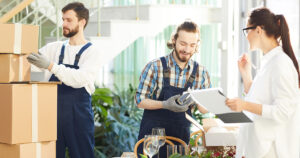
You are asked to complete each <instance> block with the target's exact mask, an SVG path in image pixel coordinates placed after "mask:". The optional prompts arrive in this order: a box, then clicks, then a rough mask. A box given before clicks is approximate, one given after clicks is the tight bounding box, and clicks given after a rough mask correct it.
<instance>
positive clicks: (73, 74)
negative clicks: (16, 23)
mask: <svg viewBox="0 0 300 158" xmlns="http://www.w3.org/2000/svg"><path fill="white" fill-rule="evenodd" d="M62 13H63V17H62V19H63V35H64V36H65V37H67V38H68V40H67V41H57V42H53V43H49V44H47V45H46V46H45V47H43V48H41V49H40V50H39V53H31V54H30V55H29V56H28V58H27V59H28V61H29V62H30V63H31V64H33V65H35V66H37V67H38V68H42V69H47V70H48V71H45V80H48V81H61V82H62V85H58V95H57V97H58V102H57V142H56V157H57V158H64V157H65V151H66V148H68V151H69V154H70V156H71V157H72V158H93V157H94V118H93V111H92V107H91V95H92V94H93V92H94V91H95V86H94V83H95V80H96V77H97V75H98V71H99V69H100V65H99V64H100V63H99V51H98V50H97V49H96V47H95V46H94V45H92V44H91V43H90V42H89V41H87V40H86V39H85V37H84V34H83V30H84V28H85V26H86V25H87V23H88V19H89V11H88V9H87V8H85V7H84V5H83V4H82V3H77V2H75V3H70V4H68V5H66V6H65V7H64V8H63V9H62Z"/></svg>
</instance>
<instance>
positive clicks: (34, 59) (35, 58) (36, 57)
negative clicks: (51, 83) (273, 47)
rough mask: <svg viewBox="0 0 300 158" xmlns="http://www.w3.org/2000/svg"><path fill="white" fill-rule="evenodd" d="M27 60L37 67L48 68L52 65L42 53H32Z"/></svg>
mask: <svg viewBox="0 0 300 158" xmlns="http://www.w3.org/2000/svg"><path fill="white" fill-rule="evenodd" d="M27 60H28V62H29V63H31V64H33V65H35V66H36V67H39V68H43V69H48V67H49V65H50V61H49V60H48V59H47V58H46V57H45V56H44V55H42V54H41V53H38V54H37V53H31V54H30V55H29V56H28V57H27Z"/></svg>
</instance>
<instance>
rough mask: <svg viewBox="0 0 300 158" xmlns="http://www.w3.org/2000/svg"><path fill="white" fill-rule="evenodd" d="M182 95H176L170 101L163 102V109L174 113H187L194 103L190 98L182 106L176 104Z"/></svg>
mask: <svg viewBox="0 0 300 158" xmlns="http://www.w3.org/2000/svg"><path fill="white" fill-rule="evenodd" d="M179 97H180V95H175V96H173V97H171V98H169V99H168V100H165V101H163V103H162V104H163V109H168V110H170V111H173V112H186V111H187V110H188V109H189V106H190V105H192V104H194V101H193V100H192V99H191V98H189V99H187V100H186V101H184V102H183V103H182V104H181V105H179V104H177V103H176V99H178V98H179Z"/></svg>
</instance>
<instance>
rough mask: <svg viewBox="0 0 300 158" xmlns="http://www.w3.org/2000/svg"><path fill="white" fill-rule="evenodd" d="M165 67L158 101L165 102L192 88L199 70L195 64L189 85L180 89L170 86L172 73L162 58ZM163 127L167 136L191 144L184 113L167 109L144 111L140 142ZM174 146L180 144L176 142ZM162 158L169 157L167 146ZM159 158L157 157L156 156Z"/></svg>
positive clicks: (161, 153) (141, 148) (160, 150)
mask: <svg viewBox="0 0 300 158" xmlns="http://www.w3.org/2000/svg"><path fill="white" fill-rule="evenodd" d="M160 60H161V62H162V66H163V86H162V91H161V93H160V95H159V98H158V100H159V101H164V100H167V99H169V98H170V97H172V96H174V95H177V94H182V93H183V92H184V91H186V90H187V89H188V88H189V87H190V88H192V85H193V82H194V80H195V75H196V72H197V69H198V64H197V63H196V62H194V68H193V72H192V74H191V76H190V78H189V79H188V81H187V84H186V86H185V87H184V88H178V87H174V86H170V79H169V76H170V71H169V69H168V67H167V62H166V59H165V58H164V57H161V58H160ZM187 113H188V114H190V115H191V108H189V110H188V111H187ZM154 127H161V128H165V132H166V135H167V136H173V137H177V138H180V139H182V140H183V141H184V142H185V143H186V144H189V140H190V122H189V121H188V120H187V119H186V118H185V113H184V112H178V113H176V112H173V111H170V110H166V109H158V110H146V109H145V110H144V114H143V118H142V121H141V125H140V132H139V137H138V140H140V139H142V138H144V136H145V135H148V134H151V133H152V128H154ZM174 144H178V143H176V142H174ZM159 152H160V155H159V157H160V158H166V157H167V154H166V152H167V150H166V145H164V146H163V147H161V148H160V149H159ZM138 153H140V154H142V153H143V146H142V144H141V145H140V146H139V148H138ZM155 157H157V156H155Z"/></svg>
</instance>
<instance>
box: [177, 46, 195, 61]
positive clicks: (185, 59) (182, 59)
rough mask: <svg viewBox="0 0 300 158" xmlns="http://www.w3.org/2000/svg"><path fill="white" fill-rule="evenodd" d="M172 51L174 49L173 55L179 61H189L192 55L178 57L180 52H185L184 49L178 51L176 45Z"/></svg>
mask: <svg viewBox="0 0 300 158" xmlns="http://www.w3.org/2000/svg"><path fill="white" fill-rule="evenodd" d="M174 51H175V55H176V57H177V59H178V60H179V61H180V62H187V61H189V60H190V58H191V57H192V56H190V57H189V58H186V57H182V58H181V57H180V53H186V52H185V51H180V52H179V51H178V50H177V49H176V46H175V47H174Z"/></svg>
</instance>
